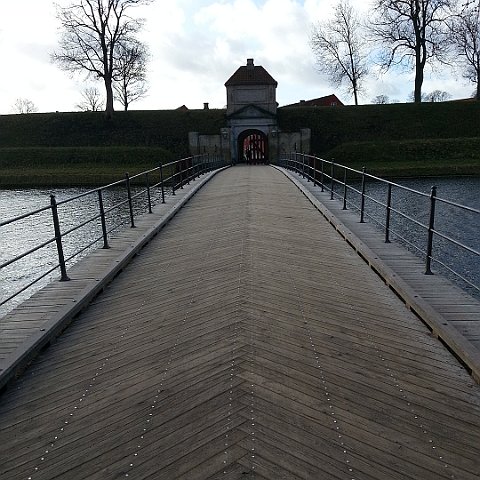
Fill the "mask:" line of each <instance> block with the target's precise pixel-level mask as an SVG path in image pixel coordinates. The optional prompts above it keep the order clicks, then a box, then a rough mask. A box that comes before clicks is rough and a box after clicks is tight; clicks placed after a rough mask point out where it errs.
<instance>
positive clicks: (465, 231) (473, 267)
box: [350, 177, 480, 296]
mask: <svg viewBox="0 0 480 480" xmlns="http://www.w3.org/2000/svg"><path fill="white" fill-rule="evenodd" d="M397 183H399V184H401V185H402V186H406V187H408V188H411V189H413V190H417V191H419V192H422V193H424V195H417V194H414V193H412V192H409V191H406V190H402V189H399V188H395V187H393V189H392V199H391V200H392V203H391V206H392V210H391V219H390V239H391V240H394V241H399V242H400V243H402V244H403V245H404V246H405V247H406V248H408V249H409V250H410V251H411V252H413V253H414V254H416V255H417V256H419V257H420V258H422V259H424V258H425V251H426V248H427V231H426V228H427V227H428V224H429V212H430V198H429V195H430V191H431V187H432V186H436V187H437V197H439V198H442V199H446V200H449V201H450V202H455V203H459V204H462V205H468V206H469V207H472V208H475V209H480V195H479V194H480V178H470V177H468V178H449V179H446V178H429V179H415V180H401V181H399V182H397ZM356 188H359V184H357V185H356ZM387 193H388V192H387V185H386V184H384V183H381V182H370V183H367V187H366V194H367V195H368V196H369V197H372V198H373V199H374V200H370V199H367V200H366V202H365V206H366V210H367V211H368V212H369V215H368V218H367V217H366V221H369V222H373V223H375V224H376V225H377V226H378V227H379V228H381V229H382V230H383V231H385V229H386V208H385V207H384V206H383V205H385V204H386V203H387ZM351 202H352V204H350V207H351V208H357V209H359V208H360V199H359V197H358V196H356V197H355V198H354V197H352V198H351ZM377 202H379V203H382V204H383V205H379V203H377ZM435 211H436V215H435V230H437V231H439V232H441V233H442V234H443V235H445V236H447V237H450V238H452V239H455V240H457V241H459V242H461V243H463V244H464V245H466V246H468V247H470V248H472V249H475V250H477V251H479V250H480V235H479V231H480V224H479V215H478V214H474V213H472V212H469V211H466V210H460V209H459V208H457V207H454V206H452V205H448V204H446V203H443V202H441V201H437V202H436V206H435ZM405 216H407V217H411V218H414V219H415V220H416V221H417V222H418V223H415V222H412V221H408V220H407V219H406V218H405ZM432 255H433V257H434V258H435V259H436V260H437V261H435V262H434V263H433V264H432V269H433V270H434V272H436V273H441V274H442V275H445V276H447V277H448V278H450V279H451V280H452V281H455V282H456V283H458V285H459V286H460V287H461V288H464V289H465V290H467V291H468V292H469V293H471V294H473V295H475V296H478V292H476V291H475V290H474V289H472V288H471V287H469V286H468V285H467V284H465V283H464V282H462V281H459V279H458V278H457V277H455V276H454V275H453V274H451V272H449V270H448V269H447V268H445V266H444V265H446V266H448V267H449V268H452V269H454V270H455V271H457V272H458V273H459V274H460V275H462V276H463V277H465V278H466V279H467V280H469V281H470V282H471V283H473V284H475V285H477V286H478V285H480V258H479V257H478V256H477V255H475V254H473V253H470V252H468V251H467V250H465V249H463V248H461V247H460V246H456V245H454V244H452V242H450V241H448V240H446V239H444V238H442V237H440V236H438V235H435V236H434V242H433V252H432ZM442 264H444V265H442Z"/></svg>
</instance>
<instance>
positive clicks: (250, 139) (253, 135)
mask: <svg viewBox="0 0 480 480" xmlns="http://www.w3.org/2000/svg"><path fill="white" fill-rule="evenodd" d="M237 151H238V157H237V158H238V161H239V162H240V163H248V164H261V163H268V138H267V135H265V133H263V132H262V131H261V130H255V129H249V130H245V131H243V132H242V133H241V134H240V135H239V136H238V142H237Z"/></svg>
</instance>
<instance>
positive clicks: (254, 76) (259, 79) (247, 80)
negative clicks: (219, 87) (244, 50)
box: [225, 60, 278, 87]
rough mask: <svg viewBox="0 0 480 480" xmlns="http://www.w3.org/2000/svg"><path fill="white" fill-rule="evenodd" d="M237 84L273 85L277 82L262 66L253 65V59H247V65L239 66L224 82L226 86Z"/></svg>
mask: <svg viewBox="0 0 480 480" xmlns="http://www.w3.org/2000/svg"><path fill="white" fill-rule="evenodd" d="M237 85H275V86H277V85H278V83H277V81H276V80H274V78H273V77H272V76H271V75H270V74H269V73H268V72H267V71H266V70H265V69H264V68H263V67H257V66H254V65H253V60H248V63H247V66H244V67H240V68H239V69H238V70H237V71H236V72H235V73H234V74H233V75H232V76H231V77H230V78H229V79H228V80H227V81H226V83H225V86H226V87H232V86H237Z"/></svg>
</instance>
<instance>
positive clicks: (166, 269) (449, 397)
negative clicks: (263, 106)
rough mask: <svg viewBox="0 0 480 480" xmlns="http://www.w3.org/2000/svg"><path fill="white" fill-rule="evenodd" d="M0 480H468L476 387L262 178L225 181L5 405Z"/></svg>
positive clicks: (0, 407)
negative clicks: (247, 479)
mask: <svg viewBox="0 0 480 480" xmlns="http://www.w3.org/2000/svg"><path fill="white" fill-rule="evenodd" d="M0 439H1V441H0V478H1V479H2V480H4V479H5V480H10V479H11V480H13V479H15V480H17V479H32V480H37V479H38V480H40V479H43V480H45V479H87V478H88V479H102V480H103V479H119V478H126V477H129V478H135V479H147V478H149V479H167V480H168V479H177V478H178V479H180V478H182V479H208V478H212V479H220V478H224V479H246V478H251V479H253V478H255V479H259V480H261V479H275V480H276V479H345V480H352V479H355V480H360V479H378V480H384V479H399V480H400V479H415V480H417V479H427V480H428V479H447V478H448V479H450V478H455V479H462V480H463V479H465V480H470V479H471V480H473V479H477V478H478V476H479V475H480V455H479V454H480V387H479V386H478V385H477V384H476V383H475V382H474V381H473V379H472V378H471V377H470V376H469V375H468V373H467V372H466V371H465V370H464V369H463V368H462V367H461V366H460V364H459V363H458V362H457V360H456V359H455V358H454V357H453V356H452V355H451V354H450V353H449V352H448V351H447V349H446V348H445V347H444V346H443V345H442V344H441V342H440V341H439V340H438V339H436V338H435V337H434V336H433V335H432V334H431V333H430V331H429V330H428V329H427V328H426V327H425V326H424V324H422V323H421V322H420V321H419V319H418V318H417V317H416V316H415V315H414V314H413V313H412V312H410V311H409V310H408V309H407V308H405V306H404V304H403V303H402V302H401V301H400V300H399V298H398V297H397V296H396V295H395V294H394V293H393V292H392V291H391V290H390V289H389V288H388V287H387V286H386V285H385V284H384V283H383V282H382V281H381V280H380V279H379V278H378V276H377V275H376V274H375V273H374V272H373V271H372V269H371V268H370V267H369V266H368V265H367V264H366V263H365V262H364V261H363V260H362V259H361V258H360V257H359V256H358V255H357V254H356V253H355V251H354V250H353V249H352V248H351V247H350V246H349V245H348V244H347V243H346V242H345V241H344V240H343V239H342V238H341V237H340V236H339V235H338V233H337V232H336V231H335V229H333V228H332V227H331V225H330V224H329V223H328V222H327V221H326V220H325V219H324V218H323V217H322V216H320V215H319V214H318V211H317V210H316V209H315V208H314V207H313V206H312V204H311V203H310V202H309V201H307V199H306V198H305V197H304V196H302V195H299V194H298V191H297V189H296V188H295V187H294V185H293V184H292V183H290V182H289V181H288V180H287V179H286V178H285V176H284V175H283V174H281V173H280V172H278V171H276V170H274V169H272V168H270V167H235V168H231V169H228V170H226V171H224V172H222V173H221V174H219V175H217V176H216V177H215V178H214V179H213V180H211V181H210V182H209V184H208V185H207V186H206V187H204V189H202V190H201V191H200V192H199V193H198V194H197V195H196V197H195V198H194V200H192V201H191V202H190V203H188V204H187V206H186V207H184V208H183V209H182V211H181V212H180V213H179V214H177V216H175V217H174V218H173V220H171V221H170V223H169V224H168V225H167V226H166V227H165V228H164V230H163V231H162V233H161V234H160V235H158V236H157V237H155V238H154V239H153V240H152V242H151V243H150V244H148V245H147V246H146V247H145V248H143V250H141V251H140V252H139V253H138V255H137V257H136V258H135V259H134V260H133V261H132V263H131V264H130V265H129V266H128V267H127V268H125V270H124V271H123V272H122V273H121V274H120V275H119V276H118V277H117V278H116V279H115V281H114V282H113V283H112V284H111V285H110V286H109V287H108V288H107V289H106V290H105V291H104V292H103V293H102V294H100V295H99V296H98V297H97V298H96V299H95V300H94V301H93V303H92V305H91V306H90V307H89V308H88V309H87V310H86V311H84V312H83V313H81V314H80V315H79V317H78V318H77V319H76V320H75V322H74V323H73V324H72V325H71V326H70V327H69V328H68V330H66V332H64V334H63V335H62V336H61V337H59V339H58V341H57V342H56V343H55V344H53V345H51V346H50V348H48V349H47V350H45V351H44V352H43V353H42V354H41V355H40V356H39V357H38V358H37V359H36V360H35V361H34V362H33V364H32V365H31V367H30V368H29V370H28V371H27V372H26V373H25V375H24V376H22V377H21V378H20V379H19V380H18V381H16V382H15V383H14V384H13V385H11V386H10V388H9V389H8V390H6V392H4V393H3V395H2V396H1V397H0Z"/></svg>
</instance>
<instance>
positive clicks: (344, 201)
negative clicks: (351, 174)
mask: <svg viewBox="0 0 480 480" xmlns="http://www.w3.org/2000/svg"><path fill="white" fill-rule="evenodd" d="M343 169H344V173H343V207H342V210H346V209H347V169H346V168H345V167H343Z"/></svg>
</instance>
